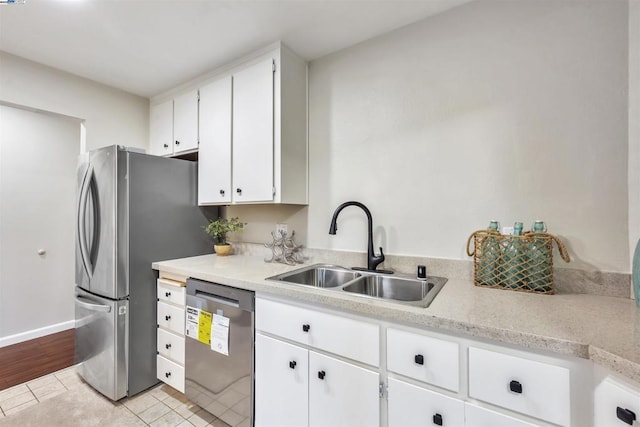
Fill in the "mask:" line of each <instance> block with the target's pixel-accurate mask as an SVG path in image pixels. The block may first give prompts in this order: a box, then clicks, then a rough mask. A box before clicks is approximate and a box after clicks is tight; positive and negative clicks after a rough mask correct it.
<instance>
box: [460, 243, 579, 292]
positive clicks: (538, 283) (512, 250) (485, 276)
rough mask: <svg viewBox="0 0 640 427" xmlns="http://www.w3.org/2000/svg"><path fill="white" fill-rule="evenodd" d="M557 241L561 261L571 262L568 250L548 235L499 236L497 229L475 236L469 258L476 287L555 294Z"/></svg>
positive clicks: (468, 252) (468, 246)
mask: <svg viewBox="0 0 640 427" xmlns="http://www.w3.org/2000/svg"><path fill="white" fill-rule="evenodd" d="M472 241H473V247H471V242H472ZM554 242H555V243H556V245H557V246H558V250H559V253H560V256H561V257H562V259H563V260H564V261H565V262H569V261H570V259H569V254H568V253H567V248H566V247H565V246H564V244H563V243H562V242H561V241H560V239H558V238H557V237H556V236H553V235H552V234H549V233H537V232H535V233H534V232H526V233H524V234H523V235H522V236H512V235H505V234H500V233H498V232H497V231H494V230H478V231H476V232H474V233H472V234H471V236H469V239H468V240H467V255H469V256H472V257H473V281H474V284H475V285H476V286H482V287H487V288H500V289H510V290H514V291H521V292H535V293H539V294H553V293H554V292H555V290H554V286H553V244H554Z"/></svg>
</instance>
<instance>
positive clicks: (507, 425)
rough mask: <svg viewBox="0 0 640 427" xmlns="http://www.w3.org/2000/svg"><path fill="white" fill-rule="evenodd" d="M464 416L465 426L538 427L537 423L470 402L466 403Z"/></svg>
mask: <svg viewBox="0 0 640 427" xmlns="http://www.w3.org/2000/svg"><path fill="white" fill-rule="evenodd" d="M464 416H465V419H466V424H464V426H465V427H536V426H535V424H530V423H528V422H525V421H522V420H518V419H516V418H513V417H510V416H508V415H504V414H500V413H498V412H495V411H490V410H489V409H484V408H480V407H478V406H475V405H471V404H469V403H465V405H464ZM460 425H462V424H460Z"/></svg>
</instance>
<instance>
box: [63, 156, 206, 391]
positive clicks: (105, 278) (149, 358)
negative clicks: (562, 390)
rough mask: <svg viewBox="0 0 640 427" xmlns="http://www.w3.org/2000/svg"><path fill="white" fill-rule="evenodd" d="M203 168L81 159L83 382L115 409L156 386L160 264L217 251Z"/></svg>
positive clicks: (78, 295) (79, 337)
mask: <svg viewBox="0 0 640 427" xmlns="http://www.w3.org/2000/svg"><path fill="white" fill-rule="evenodd" d="M196 167H197V166H196V163H194V162H190V161H185V160H178V159H168V158H163V157H157V156H150V155H146V154H142V153H140V152H135V151H133V150H129V149H126V148H124V147H120V146H111V147H106V148H102V149H99V150H95V151H92V152H90V153H87V154H85V155H82V156H81V157H80V161H79V165H78V170H77V179H78V196H77V215H76V217H77V224H76V225H77V228H76V268H75V271H76V273H75V277H76V292H75V318H76V333H75V336H76V347H75V361H76V363H80V365H79V373H80V375H81V376H82V378H84V379H85V381H87V382H88V383H89V384H90V385H91V386H93V387H94V388H95V389H96V390H98V391H99V392H100V393H102V394H104V395H105V396H107V397H109V398H110V399H113V400H118V399H121V398H123V397H125V396H132V395H134V394H136V393H138V392H140V391H143V390H145V389H147V388H149V387H151V386H152V385H154V384H156V383H157V382H158V380H157V379H156V328H157V325H156V303H157V301H156V273H155V272H154V271H153V270H152V269H151V263H152V262H153V261H161V260H166V259H172V258H181V257H188V256H194V255H200V254H204V253H210V252H211V247H212V246H211V241H210V240H209V239H208V237H207V236H206V234H205V233H204V232H203V230H202V228H201V226H202V225H205V224H207V217H214V216H217V210H216V209H215V208H214V209H210V208H209V210H207V211H203V210H201V209H200V208H199V207H198V206H197V198H196V195H197V191H196V182H197V171H196Z"/></svg>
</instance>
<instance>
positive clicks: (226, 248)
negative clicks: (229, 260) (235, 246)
mask: <svg viewBox="0 0 640 427" xmlns="http://www.w3.org/2000/svg"><path fill="white" fill-rule="evenodd" d="M231 249H232V247H231V245H228V244H227V245H213V250H214V251H215V252H216V255H218V256H227V255H231Z"/></svg>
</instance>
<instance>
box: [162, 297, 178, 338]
mask: <svg viewBox="0 0 640 427" xmlns="http://www.w3.org/2000/svg"><path fill="white" fill-rule="evenodd" d="M158 326H161V327H163V328H166V329H169V330H170V331H173V332H175V333H177V334H179V335H184V308H181V307H176V306H175V305H169V304H167V303H164V302H158Z"/></svg>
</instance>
